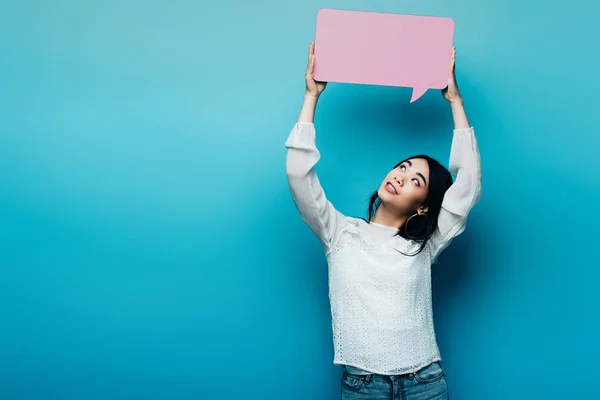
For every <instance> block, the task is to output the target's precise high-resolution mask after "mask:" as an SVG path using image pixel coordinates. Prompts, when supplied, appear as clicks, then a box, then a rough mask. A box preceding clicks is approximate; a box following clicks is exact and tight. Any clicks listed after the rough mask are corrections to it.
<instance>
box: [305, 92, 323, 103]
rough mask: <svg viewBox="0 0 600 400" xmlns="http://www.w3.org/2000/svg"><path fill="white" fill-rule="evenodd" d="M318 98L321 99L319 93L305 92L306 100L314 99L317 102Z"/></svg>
mask: <svg viewBox="0 0 600 400" xmlns="http://www.w3.org/2000/svg"><path fill="white" fill-rule="evenodd" d="M317 100H319V95H318V94H312V93H310V92H306V93H304V101H314V102H316V101H317Z"/></svg>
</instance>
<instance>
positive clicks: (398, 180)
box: [394, 177, 402, 187]
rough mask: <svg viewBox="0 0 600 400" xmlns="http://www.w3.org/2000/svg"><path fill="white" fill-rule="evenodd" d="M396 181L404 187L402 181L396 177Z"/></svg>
mask: <svg viewBox="0 0 600 400" xmlns="http://www.w3.org/2000/svg"><path fill="white" fill-rule="evenodd" d="M394 180H395V181H396V182H397V183H398V185H400V187H402V179H398V177H394Z"/></svg>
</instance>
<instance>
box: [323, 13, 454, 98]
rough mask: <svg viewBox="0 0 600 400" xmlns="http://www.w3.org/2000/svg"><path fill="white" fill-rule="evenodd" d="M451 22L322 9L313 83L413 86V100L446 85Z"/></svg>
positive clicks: (452, 25) (450, 44)
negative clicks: (315, 81)
mask: <svg viewBox="0 0 600 400" xmlns="http://www.w3.org/2000/svg"><path fill="white" fill-rule="evenodd" d="M453 36H454V21H453V20H452V19H450V18H441V17H425V16H414V15H402V14H387V13H375V12H363V11H346V10H331V9H322V10H320V11H319V13H318V14H317V29H316V36H315V70H314V73H315V75H314V76H315V80H317V81H322V82H345V83H359V84H372V85H384V86H403V87H411V88H413V93H412V98H411V100H410V102H411V103H412V102H413V101H415V100H417V99H418V98H419V97H421V96H422V95H423V94H425V92H426V91H427V90H428V89H443V88H445V87H446V86H447V85H448V68H449V66H450V59H451V56H452V55H451V51H452V39H453Z"/></svg>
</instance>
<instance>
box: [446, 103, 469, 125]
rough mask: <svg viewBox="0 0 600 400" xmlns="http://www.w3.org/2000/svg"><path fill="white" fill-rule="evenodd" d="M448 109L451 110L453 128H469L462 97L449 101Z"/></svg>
mask: <svg viewBox="0 0 600 400" xmlns="http://www.w3.org/2000/svg"><path fill="white" fill-rule="evenodd" d="M450 109H451V110H452V118H454V129H464V128H470V127H471V125H469V120H468V119H467V113H466V112H465V107H464V104H463V101H462V98H460V99H457V100H453V101H451V102H450Z"/></svg>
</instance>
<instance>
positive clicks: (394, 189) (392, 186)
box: [388, 183, 398, 193]
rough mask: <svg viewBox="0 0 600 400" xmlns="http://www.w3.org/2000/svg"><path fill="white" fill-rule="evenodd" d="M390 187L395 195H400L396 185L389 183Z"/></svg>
mask: <svg viewBox="0 0 600 400" xmlns="http://www.w3.org/2000/svg"><path fill="white" fill-rule="evenodd" d="M388 186H389V188H390V189H391V190H392V191H393V192H394V193H398V192H396V188H395V187H394V185H392V184H391V183H388Z"/></svg>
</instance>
